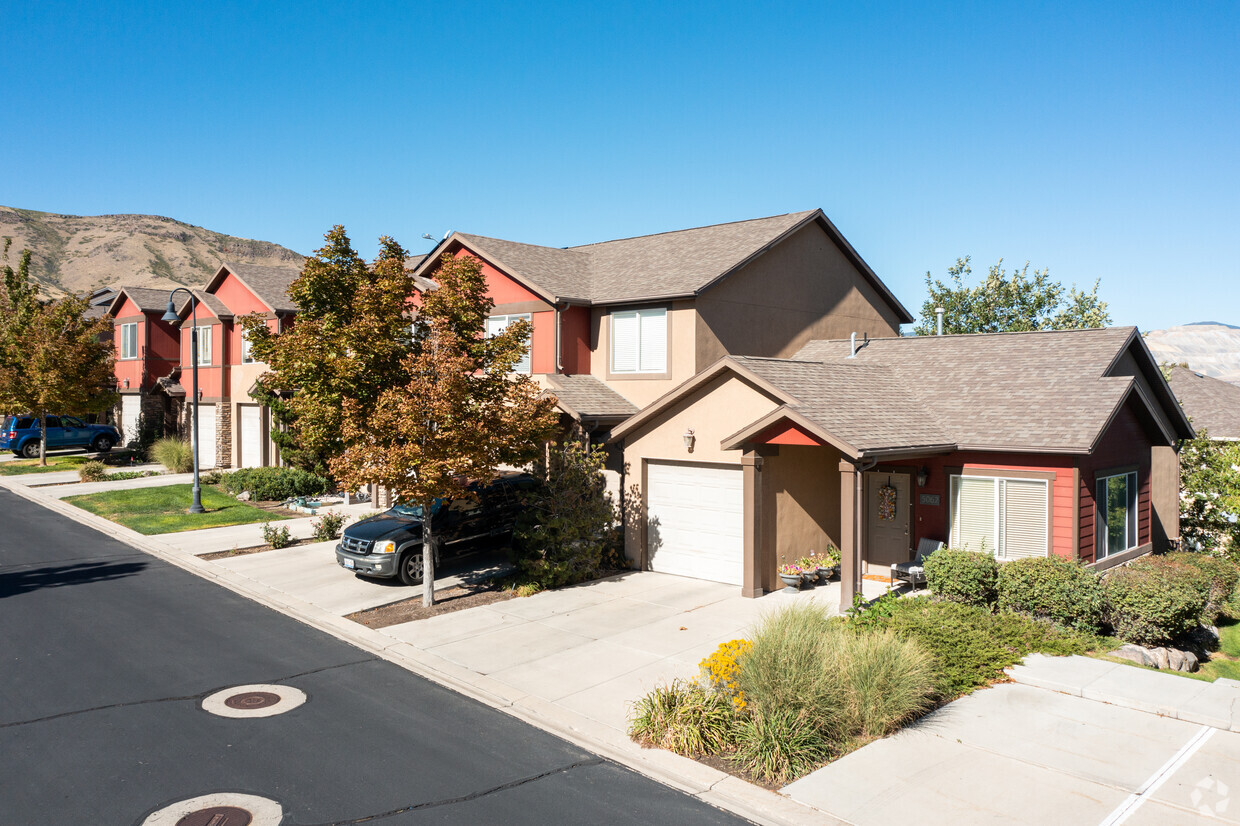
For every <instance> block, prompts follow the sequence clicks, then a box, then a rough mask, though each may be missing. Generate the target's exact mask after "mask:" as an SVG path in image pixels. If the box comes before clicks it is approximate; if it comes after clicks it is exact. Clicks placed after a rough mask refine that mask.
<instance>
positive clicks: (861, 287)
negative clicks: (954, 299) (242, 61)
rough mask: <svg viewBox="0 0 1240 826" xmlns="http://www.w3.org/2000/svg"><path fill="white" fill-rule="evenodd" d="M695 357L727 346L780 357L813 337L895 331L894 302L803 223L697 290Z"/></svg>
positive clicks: (707, 358)
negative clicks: (729, 272)
mask: <svg viewBox="0 0 1240 826" xmlns="http://www.w3.org/2000/svg"><path fill="white" fill-rule="evenodd" d="M696 309H697V316H698V324H697V329H696V331H695V332H696V339H697V363H698V365H699V368H702V367H705V366H707V365H709V364H711V363H712V362H714V361H716V360H717V359H719V358H720V357H721V356H723V355H726V354H732V355H745V356H773V357H779V358H786V357H788V356H791V355H792V354H793V353H795V352H796V351H797V350H799V349H800V348H801V346H802V345H803V344H805V342H807V341H810V340H813V339H837V338H848V336H849V334H850V333H853V332H857V333H869V335H870V336H871V337H872V338H877V337H881V336H894V335H899V331H900V321H899V318H898V317H897V315H896V312H895V310H894V309H892V308H891V307H890V306H889V305H888V304H887V302H885V301H884V300H883V299H882V298H881V297H880V296H879V294H878V291H877V290H875V289H874V287H873V286H872V285H871V284H870V283H869V281H867V280H866V279H865V277H864V276H863V275H861V273H860V272H859V271H858V270H857V269H856V268H855V267H854V266H853V265H852V263H851V262H850V261H849V260H848V259H847V258H846V257H845V256H844V254H843V253H842V252H841V251H840V249H839V248H838V247H837V246H835V244H834V243H833V242H832V241H831V239H830V237H828V236H827V234H826V232H825V231H824V230H823V229H822V228H821V227H819V226H818V225H817V224H810V225H808V226H805V227H803V228H802V229H800V230H798V231H797V232H796V233H794V234H793V235H792V236H791V237H789V238H786V239H785V240H784V241H782V242H781V243H780V244H778V245H776V246H775V247H774V248H772V249H771V250H769V251H768V252H766V253H765V254H764V255H761V256H759V257H758V258H757V259H755V260H754V261H752V262H750V263H749V264H747V265H746V266H745V267H743V268H742V269H740V270H739V271H738V272H736V273H733V274H732V275H731V276H729V277H728V278H726V279H724V280H723V281H721V282H720V283H718V284H716V285H715V286H713V287H711V288H710V289H708V290H706V291H705V292H704V293H702V294H701V295H700V296H698V299H697V303H696Z"/></svg>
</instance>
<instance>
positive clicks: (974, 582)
mask: <svg viewBox="0 0 1240 826" xmlns="http://www.w3.org/2000/svg"><path fill="white" fill-rule="evenodd" d="M923 565H924V567H925V569H926V586H927V587H928V588H929V589H930V590H931V591H933V592H934V593H935V594H936V595H938V596H940V597H942V598H943V599H947V600H951V601H952V602H959V603H963V604H964V605H993V604H994V602H995V588H996V582H997V580H998V576H999V563H998V562H996V561H995V558H994V557H993V556H991V555H990V554H988V553H985V552H977V551H965V550H959V549H956V548H942V549H940V550H938V551H935V552H934V553H932V554H931V555H930V556H928V557H926V560H925V562H924V563H923Z"/></svg>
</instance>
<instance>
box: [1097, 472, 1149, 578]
mask: <svg viewBox="0 0 1240 826" xmlns="http://www.w3.org/2000/svg"><path fill="white" fill-rule="evenodd" d="M1137 493H1138V489H1137V472H1136V471H1135V470H1134V471H1128V472H1127V473H1117V474H1115V475H1113V476H1099V477H1098V478H1097V479H1096V480H1095V483H1094V503H1095V504H1096V506H1097V508H1096V515H1095V517H1094V526H1095V527H1094V536H1095V537H1096V544H1095V551H1094V553H1095V558H1096V559H1102V558H1103V557H1105V556H1110V555H1111V554H1118V553H1122V552H1124V551H1127V550H1130V549H1132V548H1135V547H1137V545H1139V544H1141V542H1140V531H1139V530H1138V526H1137V515H1138V508H1137Z"/></svg>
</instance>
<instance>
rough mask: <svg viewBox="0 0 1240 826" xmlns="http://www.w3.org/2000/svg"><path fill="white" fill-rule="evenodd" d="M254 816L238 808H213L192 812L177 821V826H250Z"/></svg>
mask: <svg viewBox="0 0 1240 826" xmlns="http://www.w3.org/2000/svg"><path fill="white" fill-rule="evenodd" d="M253 820H254V818H253V816H251V815H250V813H249V812H248V811H247V810H245V809H241V808H238V807H236V806H211V807H210V808H207V809H199V810H198V811H196V812H190V813H189V814H187V815H186V816H185V817H183V818H181V819H180V820H178V821H177V826H250V822H251V821H253Z"/></svg>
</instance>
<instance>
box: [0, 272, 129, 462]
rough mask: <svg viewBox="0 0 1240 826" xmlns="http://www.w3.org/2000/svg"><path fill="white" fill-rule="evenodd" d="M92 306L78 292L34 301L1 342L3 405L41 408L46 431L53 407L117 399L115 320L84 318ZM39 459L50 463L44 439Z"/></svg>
mask: <svg viewBox="0 0 1240 826" xmlns="http://www.w3.org/2000/svg"><path fill="white" fill-rule="evenodd" d="M6 282H7V273H6ZM5 293H6V297H7V296H11V293H9V292H8V291H7V290H5ZM6 300H7V298H6ZM0 304H5V301H0ZM89 306H90V305H89V304H88V302H87V301H86V300H85V299H83V298H78V297H76V296H68V297H66V298H60V299H56V300H54V301H50V302H48V303H47V304H43V305H37V304H36V306H35V307H34V308H33V309H31V310H30V311H29V316H28V317H27V319H26V320H25V322H24V324H22V325H21V326H20V327H17V328H12V327H10V330H11V332H9V333H8V337H7V341H4V343H3V344H4V348H5V354H4V358H3V364H2V365H0V406H3V407H4V408H5V409H6V410H12V411H14V412H17V411H23V410H29V411H31V412H32V413H35V414H37V415H38V416H39V426H40V428H41V429H42V431H43V432H44V433H46V432H47V413H48V411H49V410H50V411H52V412H54V413H94V412H101V411H103V410H107V409H108V408H109V407H111V406H112V405H113V404H115V403H116V390H115V384H116V379H115V377H114V374H113V370H112V362H113V359H114V358H115V355H116V352H115V348H114V346H113V344H112V321H111V319H110V318H108V317H106V316H105V317H103V318H97V319H89V318H86V311H87V310H88V309H89ZM7 309H8V307H7V306H6V307H5V310H6V311H7ZM39 464H40V465H46V464H47V441H46V439H44V440H41V441H40V443H39Z"/></svg>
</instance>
